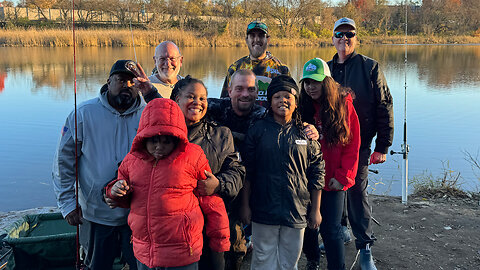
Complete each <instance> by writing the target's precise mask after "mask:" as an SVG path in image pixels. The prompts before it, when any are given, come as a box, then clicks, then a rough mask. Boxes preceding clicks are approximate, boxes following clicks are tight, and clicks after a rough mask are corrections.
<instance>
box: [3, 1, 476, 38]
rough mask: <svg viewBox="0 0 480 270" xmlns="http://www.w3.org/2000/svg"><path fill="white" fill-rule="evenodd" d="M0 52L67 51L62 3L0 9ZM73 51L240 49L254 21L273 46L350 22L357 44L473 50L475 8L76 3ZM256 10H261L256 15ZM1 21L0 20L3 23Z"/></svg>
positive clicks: (67, 15) (467, 4) (67, 17)
mask: <svg viewBox="0 0 480 270" xmlns="http://www.w3.org/2000/svg"><path fill="white" fill-rule="evenodd" d="M0 3H3V6H4V8H3V10H4V12H3V13H4V16H3V17H4V22H5V29H3V30H1V31H0V46H71V45H72V44H73V42H72V37H71V36H72V35H71V26H72V11H71V2H70V1H67V0H25V1H20V3H18V4H16V5H15V4H14V3H13V2H11V1H3V2H0ZM75 3H76V9H77V10H76V13H75V20H76V28H77V29H78V30H79V31H78V32H77V42H78V44H79V45H80V46H132V40H131V34H130V30H129V28H130V27H132V28H133V32H134V37H135V45H136V46H154V45H156V44H158V42H160V41H163V40H166V39H170V40H173V41H175V42H177V43H178V44H179V45H181V46H196V47H234V46H244V37H245V27H246V25H247V24H248V22H250V21H252V20H254V19H261V20H262V21H265V22H266V23H267V24H268V25H269V32H270V34H271V36H272V45H274V46H326V45H328V46H329V45H330V44H331V35H332V34H331V31H332V30H331V29H332V25H333V24H334V22H335V20H336V19H337V18H340V17H343V16H348V17H350V18H353V19H354V20H355V21H356V22H357V26H358V30H357V31H358V33H359V38H360V41H361V43H364V44H401V43H404V32H405V10H406V8H407V10H408V32H409V37H408V43H410V44H425V43H437V44H438V43H441V44H447V43H453V44H472V43H480V28H479V25H480V1H478V0H435V1H432V0H424V1H422V4H421V5H420V4H418V3H417V2H407V4H408V5H407V7H406V6H405V2H402V4H398V3H396V2H395V4H393V5H392V4H389V2H387V0H347V1H346V2H343V3H342V2H341V3H340V4H338V5H337V6H331V5H330V4H329V2H327V1H324V0H282V1H279V0H248V1H247V0H234V1H231V0H217V1H207V0H128V1H123V0H81V1H76V2H75ZM259 7H261V8H259ZM1 17H2V16H1V14H0V20H2V18H1Z"/></svg>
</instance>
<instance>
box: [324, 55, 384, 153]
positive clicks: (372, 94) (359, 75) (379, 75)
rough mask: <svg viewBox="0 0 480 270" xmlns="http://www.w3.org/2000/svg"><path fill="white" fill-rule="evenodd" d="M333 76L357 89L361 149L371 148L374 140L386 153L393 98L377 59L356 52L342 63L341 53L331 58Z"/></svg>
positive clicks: (356, 102)
mask: <svg viewBox="0 0 480 270" xmlns="http://www.w3.org/2000/svg"><path fill="white" fill-rule="evenodd" d="M328 66H329V67H330V71H331V73H332V77H333V78H334V79H335V81H337V82H338V83H340V84H341V85H342V86H345V87H349V88H351V89H352V90H353V92H354V93H355V99H354V100H353V105H354V107H355V110H356V111H357V114H358V120H359V122H360V136H361V140H362V143H361V145H360V149H368V148H370V146H371V144H372V139H373V137H374V136H375V135H377V139H376V140H375V151H376V152H379V153H383V154H386V153H387V151H388V147H390V146H391V145H392V142H393V99H392V96H391V94H390V90H389V89H388V86H387V82H386V80H385V77H384V75H383V72H382V71H381V70H380V67H379V66H378V62H377V61H375V60H373V59H371V58H368V57H366V56H364V55H361V54H357V53H356V52H353V54H352V55H351V56H350V58H348V59H347V60H346V61H345V62H344V63H343V64H339V63H338V54H335V56H334V57H333V59H332V60H330V61H329V62H328Z"/></svg>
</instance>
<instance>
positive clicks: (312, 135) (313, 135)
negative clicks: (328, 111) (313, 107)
mask: <svg viewBox="0 0 480 270" xmlns="http://www.w3.org/2000/svg"><path fill="white" fill-rule="evenodd" d="M303 126H304V127H305V128H304V129H303V132H305V134H306V135H307V138H309V139H310V140H314V141H316V140H318V138H320V135H318V130H317V129H316V128H315V126H314V125H311V124H309V123H306V122H303Z"/></svg>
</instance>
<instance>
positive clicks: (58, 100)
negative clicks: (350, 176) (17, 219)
mask: <svg viewBox="0 0 480 270" xmlns="http://www.w3.org/2000/svg"><path fill="white" fill-rule="evenodd" d="M153 51H154V48H137V56H138V60H139V61H140V63H141V64H142V65H143V66H144V67H145V69H148V70H151V68H153V60H152V55H153ZM271 51H272V53H273V54H274V55H275V56H277V57H278V58H279V59H281V60H282V61H283V62H284V63H286V64H287V65H288V66H289V67H290V69H291V72H292V75H293V76H294V77H295V78H296V79H298V78H299V77H300V76H301V72H302V67H303V64H304V63H305V62H306V61H307V60H309V59H311V58H313V57H321V58H323V59H326V60H329V59H331V57H332V56H333V54H334V53H335V50H334V48H333V47H331V48H271ZM358 51H359V52H360V53H363V54H365V55H368V56H370V57H372V58H374V59H376V60H378V61H379V62H380V65H381V67H382V68H383V70H384V73H385V76H386V79H387V82H388V85H389V86H390V90H391V93H392V96H393V98H394V109H395V139H394V143H393V146H392V148H391V149H393V150H397V151H399V150H400V149H401V144H402V141H403V118H404V113H403V111H404V77H405V75H404V74H405V68H404V47H403V46H372V47H367V46H364V47H361V48H359V50H358ZM182 53H183V55H184V64H183V67H182V70H181V74H182V75H184V76H185V75H187V74H191V75H192V76H194V77H198V78H201V79H202V80H203V81H204V82H205V84H206V85H207V88H208V90H209V96H210V97H218V96H219V93H220V89H221V86H222V84H223V80H224V76H225V73H226V69H227V67H228V65H229V64H231V63H233V62H234V61H235V60H236V59H238V58H240V57H242V56H244V55H246V54H247V48H246V47H245V48H222V49H212V48H184V49H182ZM128 58H134V56H133V49H132V48H82V49H78V51H77V89H78V90H77V91H78V94H77V99H78V102H81V101H83V100H86V99H90V98H93V97H95V96H97V95H98V92H99V89H100V86H101V85H102V84H103V83H105V81H106V79H107V76H108V72H109V71H110V67H111V65H112V64H113V63H114V62H115V61H116V60H117V59H128ZM406 74H407V85H408V88H407V89H408V95H407V103H408V105H407V106H408V107H407V121H408V143H409V145H410V150H411V151H410V155H409V166H410V170H409V174H410V179H413V178H415V177H416V178H418V177H421V176H422V175H428V174H430V173H431V174H432V175H433V176H434V177H437V176H440V175H442V173H443V172H444V169H443V168H444V166H448V168H449V169H450V170H451V172H452V173H460V174H461V179H460V181H461V182H462V183H463V187H464V188H465V189H467V190H478V189H479V187H480V181H479V179H478V177H476V175H478V176H480V174H479V173H480V172H478V171H477V172H475V171H473V170H472V168H471V166H470V165H469V163H468V162H467V161H465V159H464V157H465V155H464V154H463V153H462V151H468V152H470V153H472V154H473V155H477V154H479V158H480V153H479V151H480V143H479V139H478V138H479V134H480V46H478V45H477V46H475V45H463V46H462V45H455V46H445V45H444V46H423V45H422V46H409V48H408V67H407V70H406ZM73 78H74V74H73V50H72V49H71V48H0V211H9V210H19V209H26V208H32V207H38V206H53V205H55V198H54V194H53V188H52V183H51V168H52V159H53V155H54V151H55V148H56V144H57V140H58V137H59V135H60V131H61V128H62V125H63V123H64V121H65V118H66V116H67V115H68V114H69V112H70V111H71V110H72V109H73V104H74V103H73V93H74V90H73ZM401 165H402V159H401V156H400V155H394V156H390V155H389V156H388V157H387V162H386V163H385V164H382V165H374V166H372V168H374V169H378V170H379V171H380V173H379V174H378V175H372V177H371V179H370V180H371V181H370V188H369V191H370V192H371V193H376V194H390V195H396V196H398V195H401V182H400V179H401ZM476 173H477V174H476Z"/></svg>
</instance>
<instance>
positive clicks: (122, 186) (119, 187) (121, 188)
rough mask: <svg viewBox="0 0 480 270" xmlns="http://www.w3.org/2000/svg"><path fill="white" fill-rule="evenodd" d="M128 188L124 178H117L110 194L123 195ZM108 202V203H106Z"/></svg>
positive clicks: (114, 195)
mask: <svg viewBox="0 0 480 270" xmlns="http://www.w3.org/2000/svg"><path fill="white" fill-rule="evenodd" d="M129 190H130V186H129V185H128V184H127V181H125V180H118V181H117V182H115V184H113V187H112V190H111V191H110V194H111V195H112V196H113V197H123V196H125V195H127V192H128V191H129ZM107 204H108V203H107Z"/></svg>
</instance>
